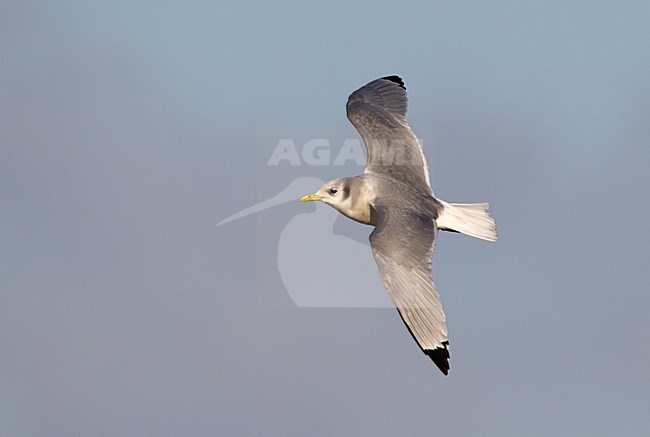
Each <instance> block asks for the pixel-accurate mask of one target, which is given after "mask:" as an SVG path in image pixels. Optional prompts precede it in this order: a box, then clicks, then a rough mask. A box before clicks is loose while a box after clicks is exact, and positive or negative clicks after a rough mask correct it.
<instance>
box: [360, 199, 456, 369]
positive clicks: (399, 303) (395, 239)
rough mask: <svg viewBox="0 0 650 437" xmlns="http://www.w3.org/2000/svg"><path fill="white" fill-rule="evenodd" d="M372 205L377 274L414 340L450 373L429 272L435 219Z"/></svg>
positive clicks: (444, 330)
mask: <svg viewBox="0 0 650 437" xmlns="http://www.w3.org/2000/svg"><path fill="white" fill-rule="evenodd" d="M373 208H374V209H375V210H376V212H377V219H378V221H377V226H376V227H375V230H374V231H373V232H372V234H370V245H371V247H372V252H373V255H374V257H375V261H376V263H377V266H378V268H379V276H380V277H381V280H382V282H383V284H384V287H385V288H386V291H387V292H388V295H389V296H390V298H391V300H392V301H393V303H394V304H395V306H396V307H397V310H398V311H399V314H400V316H401V317H402V320H403V321H404V323H405V324H406V326H407V328H408V329H409V331H410V333H411V335H412V336H413V338H414V339H415V341H416V342H417V343H418V345H419V346H420V348H421V349H422V350H423V351H424V353H425V354H427V355H428V356H430V357H431V359H432V360H433V361H434V362H435V363H436V365H437V366H438V367H439V368H440V370H441V371H442V372H443V373H444V374H445V375H446V374H447V373H448V371H449V362H448V358H449V352H448V351H447V345H448V344H449V342H448V340H447V326H446V324H445V313H444V311H443V309H442V303H441V302H440V296H439V295H438V292H437V291H436V288H435V285H434V283H433V277H432V276H431V257H432V256H433V250H434V247H435V240H436V232H437V227H436V224H435V220H434V219H433V218H432V217H429V216H425V215H422V214H421V213H418V212H417V211H412V210H408V209H399V208H393V207H386V206H383V205H381V204H376V205H373ZM441 350H444V352H443V351H441ZM445 357H446V358H445Z"/></svg>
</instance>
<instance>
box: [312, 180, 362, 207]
mask: <svg viewBox="0 0 650 437" xmlns="http://www.w3.org/2000/svg"><path fill="white" fill-rule="evenodd" d="M350 179H351V178H341V179H334V180H333V181H329V182H328V183H326V184H325V185H323V186H322V187H321V189H320V190H318V191H317V192H315V193H314V194H307V195H306V196H303V197H301V198H300V201H301V202H312V201H316V200H319V201H321V202H323V203H327V204H328V205H331V206H333V207H334V208H336V209H338V210H339V211H345V210H347V209H349V208H350V207H351V206H352V205H351V199H350V186H351V183H350Z"/></svg>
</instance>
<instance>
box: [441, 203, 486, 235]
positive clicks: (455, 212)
mask: <svg viewBox="0 0 650 437" xmlns="http://www.w3.org/2000/svg"><path fill="white" fill-rule="evenodd" d="M438 200H439V202H440V203H442V206H443V207H444V208H443V210H442V211H441V212H440V215H439V216H438V219H437V220H436V223H437V225H438V229H441V230H443V231H456V232H460V233H462V234H465V235H470V236H472V237H476V238H480V239H482V240H488V241H497V225H496V223H494V219H493V218H492V216H491V215H490V213H489V212H487V210H488V208H489V207H490V204H489V203H487V202H483V203H447V202H445V201H444V200H440V199H438Z"/></svg>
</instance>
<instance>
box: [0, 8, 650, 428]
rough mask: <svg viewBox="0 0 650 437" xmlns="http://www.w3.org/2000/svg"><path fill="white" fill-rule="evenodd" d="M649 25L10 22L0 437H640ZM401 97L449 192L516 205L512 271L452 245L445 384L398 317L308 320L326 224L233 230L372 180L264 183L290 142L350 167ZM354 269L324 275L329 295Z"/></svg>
mask: <svg viewBox="0 0 650 437" xmlns="http://www.w3.org/2000/svg"><path fill="white" fill-rule="evenodd" d="M649 14H650V7H648V6H647V4H645V3H644V2H624V3H614V2H571V3H564V2H550V3H549V2H492V3H491V4H488V3H485V2H462V3H452V2H413V3H411V4H408V5H405V4H402V3H398V2H351V3H350V2H328V3H324V2H323V3H318V4H312V5H309V4H303V3H299V2H279V3H274V4H267V3H265V2H250V3H245V4H244V3H240V2H145V1H142V2H135V3H134V2H72V1H62V2H57V3H56V4H54V3H50V2H23V1H6V2H2V4H1V5H0V17H2V18H0V23H1V25H0V34H1V36H2V37H1V38H0V58H1V59H2V61H1V62H0V92H1V93H2V99H0V131H1V132H2V135H1V136H0V153H1V156H2V159H0V210H1V217H0V277H1V278H2V281H1V282H0V427H1V428H2V434H3V435H21V436H22V435H43V434H54V435H70V434H84V435H116V434H120V435H122V434H127V435H178V434H180V433H184V434H193V435H214V434H215V433H227V434H235V435H253V434H259V433H265V434H272V435H304V434H314V433H315V434H325V435H332V434H341V433H343V434H380V435H381V434H396V433H398V432H399V433H403V434H408V435H418V434H419V435H422V434H428V433H431V432H437V433H439V434H442V435H459V436H463V435H477V434H485V433H491V434H496V435H522V434H527V435H548V434H551V433H552V434H555V435H576V434H577V435H611V434H621V433H623V434H627V435H643V433H644V432H645V431H646V430H647V429H648V427H649V426H650V423H649V422H648V417H647V409H648V405H649V401H650V397H649V393H650V386H649V385H648V377H647V372H648V366H649V364H650V352H649V351H648V348H647V345H648V340H650V338H649V333H650V323H649V322H648V317H647V314H648V308H649V303H650V302H649V299H650V298H649V297H648V289H649V286H650V277H649V275H648V265H649V264H650V250H649V244H648V243H649V242H650V238H649V237H650V234H649V232H648V226H647V220H646V217H647V216H648V214H649V213H650V204H649V203H648V186H649V184H650V177H649V176H648V171H647V168H648V162H649V158H650V152H649V150H650V148H648V139H649V138H650V127H649V126H650V124H648V119H649V116H650V105H649V103H648V102H649V101H650V100H649V99H650V79H649V78H650V74H649V72H650V58H649V57H648V55H647V54H648V53H649V52H650V51H649V49H650V33H648V31H647V23H648V16H649ZM388 74H399V75H400V76H401V77H403V78H404V80H405V82H406V86H407V89H408V91H409V97H410V106H409V114H408V119H409V122H410V124H411V126H412V128H413V130H414V131H415V133H416V135H417V136H418V137H419V138H421V139H422V143H423V144H424V148H425V153H426V155H427V157H428V160H429V164H430V167H431V174H432V180H433V183H434V190H435V192H436V194H437V195H439V196H440V197H441V198H443V199H445V200H447V201H455V202H471V201H482V200H488V201H490V203H491V211H492V212H493V215H494V217H495V218H496V221H497V225H498V227H499V233H500V240H499V242H497V243H496V244H488V243H485V242H482V241H478V240H473V239H470V238H467V237H463V236H459V235H449V234H446V235H442V236H441V237H440V240H439V242H438V245H437V249H436V255H435V257H434V261H433V270H434V278H435V280H436V285H437V288H438V290H439V291H440V293H441V296H442V300H443V304H444V305H445V310H446V312H447V317H448V326H449V334H450V342H451V354H452V359H451V372H450V376H449V377H447V378H445V377H443V376H442V375H441V374H439V372H438V370H437V369H436V368H435V366H433V365H432V363H431V362H430V361H429V360H428V359H427V358H426V357H425V356H424V355H422V354H421V352H420V351H419V350H418V349H417V347H416V345H415V344H414V343H413V342H412V339H411V338H410V336H409V335H408V333H407V331H406V330H405V329H404V327H403V325H402V323H401V321H400V319H399V316H398V315H397V313H396V311H394V310H392V309H372V308H361V309H354V308H300V307H297V306H296V305H295V304H294V303H293V301H292V300H291V298H290V294H289V293H288V292H287V289H286V287H285V284H284V283H283V280H282V277H281V272H280V269H279V266H278V245H279V241H280V235H281V234H282V232H283V230H284V229H285V228H286V227H287V224H288V223H290V221H291V220H292V219H294V218H295V217H302V216H301V214H312V215H314V214H313V213H314V212H318V210H317V209H315V208H316V207H315V206H313V205H304V204H300V203H298V202H289V203H283V204H281V205H277V206H275V207H273V208H271V209H267V210H265V211H263V212H261V213H258V214H256V215H251V216H248V217H246V218H244V219H242V220H239V221H236V222H232V223H229V224H227V225H224V226H221V227H217V228H215V227H214V226H213V225H214V223H217V222H219V221H220V220H222V219H223V218H225V217H227V216H230V215H231V214H234V213H236V212H237V211H240V210H242V209H244V208H246V207H249V206H251V205H253V204H256V203H258V202H260V201H263V200H265V199H268V198H270V197H272V196H275V195H276V194H278V193H280V192H282V191H283V190H284V189H285V188H287V187H288V186H289V185H290V184H291V183H292V182H293V181H295V180H297V179H298V178H301V177H306V176H310V177H315V178H319V179H321V180H329V179H333V178H336V177H341V176H349V175H353V174H357V173H360V172H361V171H363V168H362V166H358V165H356V164H355V163H353V162H347V163H346V165H344V166H329V165H327V166H312V165H300V166H291V165H289V164H288V163H281V164H280V165H278V166H268V165H266V164H267V162H268V160H269V158H270V156H271V155H272V153H273V150H274V149H275V147H276V146H277V144H278V142H279V141H280V140H281V139H287V138H289V139H293V140H294V142H295V144H296V146H297V148H298V149H299V150H302V146H303V145H304V144H306V143H307V142H308V141H309V140H312V139H327V140H329V141H330V150H331V153H332V156H335V155H336V153H337V152H338V151H339V150H340V147H341V146H342V144H343V143H344V142H345V140H346V139H357V138H358V136H357V133H356V131H355V130H354V128H353V127H352V126H351V125H350V124H349V122H348V121H347V119H346V118H345V107H344V105H345V101H346V99H347V96H348V95H349V94H350V93H351V92H352V91H354V90H355V89H356V88H357V87H359V86H361V85H363V84H365V83H366V82H369V81H370V80H372V79H374V78H377V77H380V76H385V75H388ZM316 188H318V187H311V188H310V189H309V190H308V191H312V190H315V189H316ZM314 223H315V225H314V227H313V228H312V229H311V230H309V229H303V230H302V233H303V234H310V232H313V233H315V234H317V233H319V231H320V232H323V231H322V230H321V229H319V228H318V223H319V222H318V221H317V220H314ZM334 231H335V232H336V233H337V234H338V235H343V236H347V237H349V238H351V239H352V240H355V241H358V242H364V241H366V240H367V235H368V234H369V232H370V229H369V228H367V227H365V226H362V225H359V224H357V223H353V222H351V221H349V220H347V219H345V218H343V217H340V218H337V221H336V223H335V225H334ZM310 241H315V239H314V238H310V235H305V236H304V243H301V245H300V248H301V250H303V249H304V250H306V251H308V250H309V249H310V248H311V249H313V246H312V247H310ZM316 252H317V251H316ZM316 255H318V254H317V253H316ZM368 257H369V258H370V257H371V253H370V251H369V249H368ZM365 261H367V260H364V262H365ZM355 262H357V261H355V259H354V258H353V257H351V256H348V255H347V254H342V255H341V256H340V257H332V256H328V257H327V258H326V259H322V258H319V257H318V256H315V257H314V258H313V266H314V268H318V269H323V270H324V271H326V270H327V269H330V270H332V276H335V275H336V272H337V271H340V269H342V268H343V267H339V266H346V267H347V266H349V265H355V264H354V263H355ZM363 265H364V266H365V267H363V269H361V267H359V268H360V272H359V276H360V277H361V278H363V277H364V275H365V277H368V278H372V280H370V279H369V280H368V284H367V286H368V287H369V288H368V290H367V292H368V293H373V292H377V293H383V292H384V291H383V290H382V289H380V288H379V289H377V288H378V287H377V280H376V277H375V276H374V275H376V271H373V270H372V268H371V267H372V266H370V267H368V266H367V263H364V264H363ZM306 279H309V278H306ZM313 287H314V289H318V290H321V289H322V292H326V291H327V288H326V286H325V284H324V283H314V284H313ZM319 287H320V288H319ZM375 290H376V291H375Z"/></svg>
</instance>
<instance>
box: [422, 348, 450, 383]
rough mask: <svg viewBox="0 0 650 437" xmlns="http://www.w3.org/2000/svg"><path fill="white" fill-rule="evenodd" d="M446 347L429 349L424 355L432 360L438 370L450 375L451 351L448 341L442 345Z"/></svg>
mask: <svg viewBox="0 0 650 437" xmlns="http://www.w3.org/2000/svg"><path fill="white" fill-rule="evenodd" d="M442 345H443V346H444V347H437V348H435V349H427V350H425V351H424V353H425V354H426V355H427V356H428V357H429V358H431V361H433V362H434V363H435V365H436V366H438V369H440V371H441V372H442V373H444V374H445V376H446V375H448V374H449V351H448V350H447V345H449V342H448V341H445V342H443V343H442Z"/></svg>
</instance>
